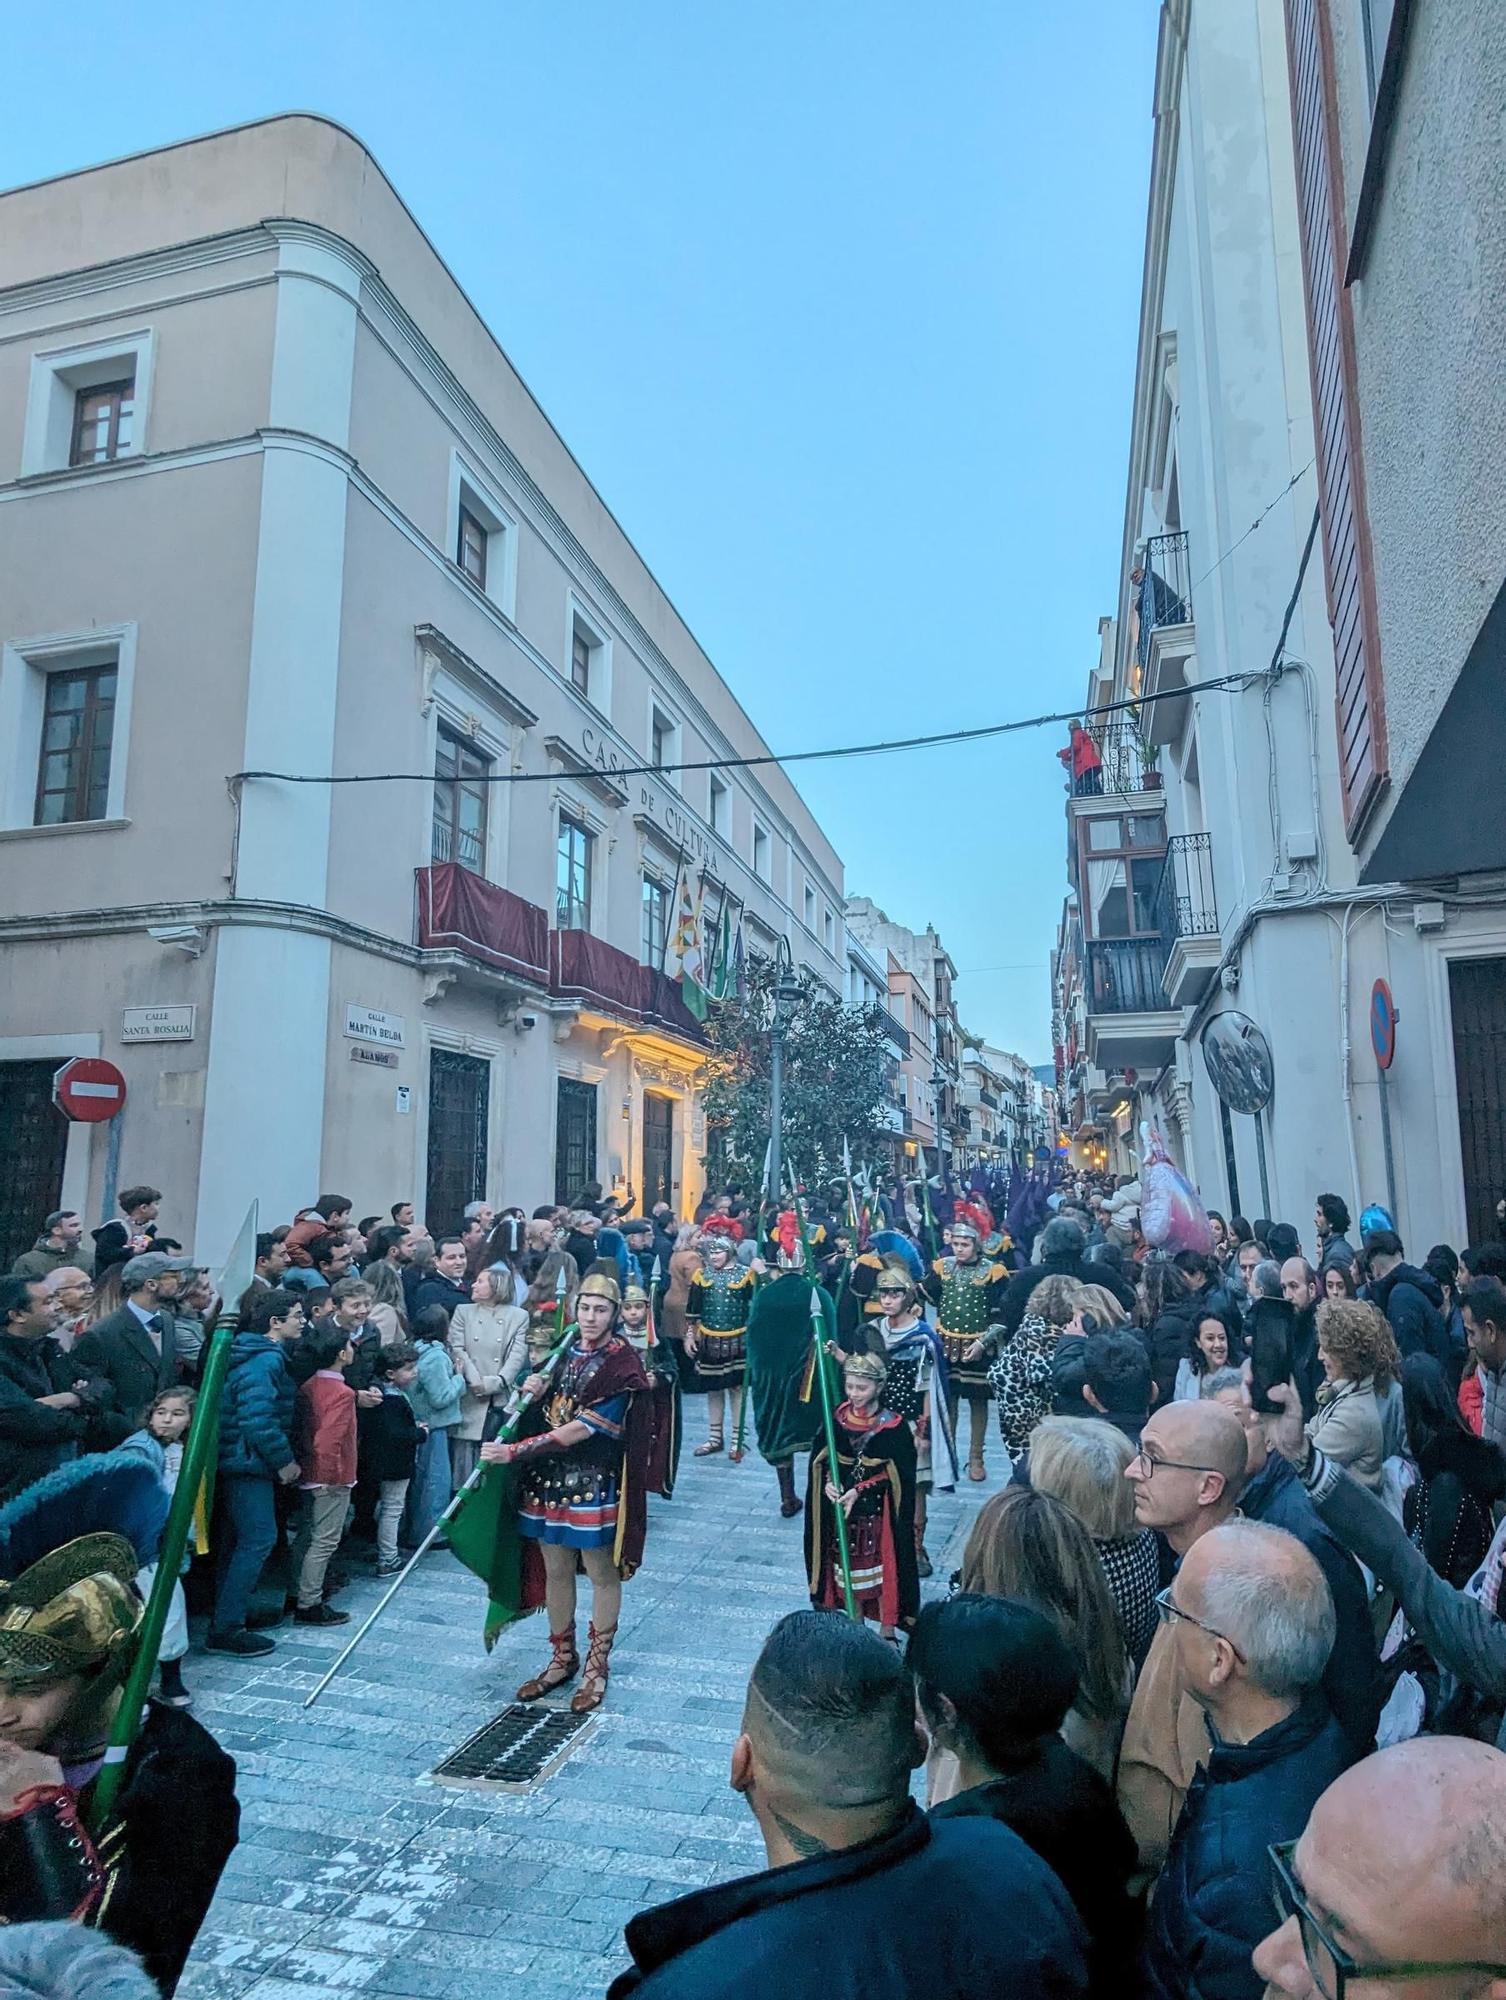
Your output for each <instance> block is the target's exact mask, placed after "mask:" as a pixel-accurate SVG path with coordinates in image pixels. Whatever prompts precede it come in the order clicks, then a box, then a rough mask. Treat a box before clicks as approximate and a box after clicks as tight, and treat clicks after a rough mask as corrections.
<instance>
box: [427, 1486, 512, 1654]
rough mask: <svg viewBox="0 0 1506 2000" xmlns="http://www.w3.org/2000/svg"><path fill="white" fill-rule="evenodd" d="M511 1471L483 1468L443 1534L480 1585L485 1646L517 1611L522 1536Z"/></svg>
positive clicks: (494, 1641)
mask: <svg viewBox="0 0 1506 2000" xmlns="http://www.w3.org/2000/svg"><path fill="white" fill-rule="evenodd" d="M516 1488H517V1474H516V1473H515V1472H514V1470H513V1468H512V1467H511V1466H510V1465H493V1466H489V1467H488V1468H487V1471H486V1474H485V1476H484V1477H483V1478H482V1479H481V1481H480V1482H479V1484H477V1485H476V1486H473V1487H472V1489H471V1491H470V1492H469V1493H467V1494H466V1496H465V1498H464V1499H463V1500H462V1501H461V1503H460V1505H459V1507H457V1508H456V1510H455V1512H454V1514H453V1515H452V1516H451V1517H450V1520H449V1521H448V1522H447V1523H446V1526H445V1531H444V1532H445V1540H446V1541H447V1542H448V1543H449V1545H450V1547H451V1548H452V1549H453V1550H454V1551H455V1554H456V1555H457V1556H459V1558H460V1560H461V1561H462V1562H463V1563H464V1564H465V1566H466V1568H467V1569H468V1570H470V1571H472V1573H473V1574H474V1575H476V1576H479V1577H480V1579H481V1581H482V1582H483V1583H484V1584H485V1585H486V1598H487V1603H486V1624H485V1626H484V1627H483V1628H482V1634H481V1636H482V1639H483V1641H484V1642H485V1645H486V1650H487V1651H488V1652H490V1651H491V1649H492V1647H493V1646H495V1645H496V1643H497V1636H498V1634H499V1633H500V1632H501V1631H502V1630H503V1628H504V1626H507V1625H511V1624H512V1623H513V1621H514V1619H517V1618H521V1617H522V1615H523V1538H522V1536H521V1535H520V1534H519V1533H518V1501H517V1491H516Z"/></svg>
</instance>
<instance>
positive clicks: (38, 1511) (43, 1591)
mask: <svg viewBox="0 0 1506 2000" xmlns="http://www.w3.org/2000/svg"><path fill="white" fill-rule="evenodd" d="M166 1504H167V1501H166V1492H165V1489H164V1488H163V1485H162V1481H161V1478H160V1475H159V1474H158V1472H157V1471H156V1469H155V1468H154V1467H153V1466H152V1465H150V1464H148V1463H146V1462H145V1461H144V1460H142V1459H139V1458H135V1457H132V1458H129V1459H122V1458H120V1457H117V1456H116V1455H115V1454H113V1453H111V1454H108V1455H106V1456H104V1457H91V1458H81V1459H76V1460H74V1461H73V1462H72V1463H71V1464H69V1465H66V1466H63V1467H61V1468H60V1469H59V1470H58V1471H57V1472H55V1473H52V1474H51V1475H50V1476H49V1477H48V1478H46V1479H43V1480H41V1481H39V1482H38V1483H37V1484H36V1485H34V1486H31V1487H29V1488H27V1490H26V1491H25V1492H23V1493H21V1494H20V1495H18V1496H17V1498H16V1499H15V1500H13V1501H12V1502H11V1503H10V1505H9V1506H7V1507H5V1508H4V1509H0V1926H4V1925H7V1924H24V1923H36V1922H39V1921H43V1920H46V1919H63V1920H71V1921H72V1922H75V1923H81V1924H87V1925H89V1926H91V1927H92V1928H94V1929H96V1930H99V1931H102V1932H104V1933H105V1935H106V1936H108V1937H110V1938H113V1939H114V1941H115V1942H116V1943H117V1944H122V1945H127V1946H129V1947H130V1949H131V1950H132V1951H135V1952H137V1953H139V1954H140V1956H141V1959H142V1962H143V1964H144V1965H145V1966H146V1969H147V1972H148V1973H149V1974H150V1975H151V1977H152V1979H153V1980H154V1981H155V1982H156V1984H157V1987H158V1989H159V1991H161V1992H162V1993H163V1994H165V1995H170V1994H171V1993H172V1992H173V1990H174V1988H175V1987H176V1986H177V1983H178V1979H179V1976H180V1975H181V1973H182V1971H183V1966H184V1962H185V1961H186V1959H187V1957H188V1954H189V1951H190V1949H191V1948H192V1945H193V1941H194V1939H195V1937H196V1936H197V1935H198V1932H199V1927H200V1925H201V1924H202V1923H203V1921H204V1918H205V1917H206V1916H207V1914H208V1912H209V1905H210V1903H211V1902H212V1901H213V1898H214V1892H215V1889H216V1887H217V1885H218V1883H219V1879H220V1876H221V1874H222V1873H223V1872H224V1868H225V1863H226V1862H227V1861H228V1860H229V1858H230V1855H231V1852H232V1850H233V1849H234V1847H235V1844H236V1840H237V1837H238V1833H239V1826H240V1807H239V1805H238V1804H237V1803H236V1797H235V1762H234V1760H233V1759H232V1758H230V1757H228V1756H227V1755H226V1754H225V1752H224V1751H223V1750H221V1749H220V1747H219V1745H218V1744H217V1743H216V1742H215V1740H214V1738H213V1737H212V1736H211V1735H210V1734H209V1732H208V1731H207V1730H206V1729H205V1728H204V1726H203V1724H202V1723H199V1722H196V1721H195V1720H194V1719H193V1717H192V1716H190V1715H188V1714H187V1713H185V1712H184V1711H183V1710H182V1709H178V1708H169V1707H167V1706H166V1705H165V1704H163V1703H161V1702H157V1701H150V1702H148V1703H147V1706H146V1709H145V1711H144V1714H143V1717H142V1721H141V1727H140V1729H139V1730H138V1732H137V1734H136V1736H135V1739H134V1741H133V1742H132V1743H131V1745H130V1747H129V1749H128V1750H127V1752H126V1757H125V1777H124V1782H123V1784H122V1785H121V1788H120V1790H119V1791H118V1792H117V1793H116V1795H115V1799H114V1802H113V1804H112V1805H111V1806H110V1808H109V1810H108V1812H107V1814H106V1816H105V1819H104V1823H103V1825H99V1824H96V1820H95V1814H94V1811H93V1797H94V1787H95V1781H96V1779H97V1778H98V1776H99V1773H100V1770H101V1769H102V1767H103V1764H104V1757H105V1748H106V1745H107V1743H108V1741H109V1738H110V1734H111V1731H112V1728H113V1726H114V1724H115V1720H116V1714H117V1711H118V1709H119V1706H120V1700H121V1694H122V1689H123V1683H124V1681H125V1678H126V1675H127V1674H128V1672H129V1671H130V1668H131V1665H132V1662H133V1660H134V1657H135V1653H136V1647H137V1643H138V1635H139V1631H140V1626H141V1621H142V1618H143V1616H144V1613H145V1606H144V1605H143V1603H142V1601H141V1599H140V1598H139V1597H138V1596H137V1594H136V1590H135V1577H136V1573H137V1571H138V1570H139V1569H140V1568H141V1567H142V1566H143V1564H144V1563H146V1562H150V1561H152V1560H153V1559H154V1558H155V1555H156V1550H157V1542H158V1539H159V1537H160V1535H161V1531H162V1523H163V1518H164V1515H165V1512H166ZM106 1524H109V1525H108V1527H107V1526H106ZM119 1528H123V1529H124V1530H125V1532H119V1531H118V1529H119Z"/></svg>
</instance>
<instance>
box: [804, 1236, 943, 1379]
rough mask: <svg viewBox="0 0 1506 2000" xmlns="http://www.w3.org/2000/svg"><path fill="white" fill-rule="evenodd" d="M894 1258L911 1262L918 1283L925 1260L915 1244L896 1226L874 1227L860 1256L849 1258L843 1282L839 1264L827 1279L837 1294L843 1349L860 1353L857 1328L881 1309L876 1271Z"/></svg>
mask: <svg viewBox="0 0 1506 2000" xmlns="http://www.w3.org/2000/svg"><path fill="white" fill-rule="evenodd" d="M896 1260H899V1261H902V1262H907V1263H910V1262H913V1264H914V1267H915V1277H916V1281H917V1282H919V1279H920V1277H921V1274H922V1273H923V1271H924V1270H925V1263H924V1260H923V1259H922V1257H921V1254H920V1252H919V1251H918V1250H917V1249H916V1247H915V1245H914V1244H913V1243H912V1242H911V1241H910V1239H909V1238H908V1237H907V1236H901V1235H900V1233H899V1231H898V1230H897V1229H876V1230H875V1231H874V1232H873V1234H872V1235H871V1236H870V1237H869V1239H868V1242H867V1244H866V1245H865V1247H864V1249H863V1251H862V1253H861V1255H859V1256H856V1257H850V1258H849V1260H848V1263H847V1281H846V1283H845V1284H843V1283H841V1270H840V1267H839V1268H838V1270H837V1271H836V1272H835V1273H834V1274H833V1276H832V1277H831V1278H830V1279H828V1281H827V1282H828V1285H829V1286H832V1287H834V1288H835V1289H836V1294H837V1345H838V1346H839V1347H841V1348H842V1349H843V1350H844V1351H845V1352H847V1353H851V1354H856V1353H860V1352H861V1351H862V1349H863V1348H864V1346H865V1345H866V1343H865V1342H864V1340H863V1339H862V1338H861V1337H860V1329H862V1328H863V1327H865V1326H867V1325H868V1323H869V1321H870V1320H875V1319H877V1318H878V1317H879V1314H880V1312H881V1311H882V1307H881V1306H880V1305H879V1302H878V1290H877V1285H878V1275H879V1272H880V1271H881V1270H882V1269H883V1268H884V1266H885V1265H886V1264H888V1263H892V1262H894V1261H896Z"/></svg>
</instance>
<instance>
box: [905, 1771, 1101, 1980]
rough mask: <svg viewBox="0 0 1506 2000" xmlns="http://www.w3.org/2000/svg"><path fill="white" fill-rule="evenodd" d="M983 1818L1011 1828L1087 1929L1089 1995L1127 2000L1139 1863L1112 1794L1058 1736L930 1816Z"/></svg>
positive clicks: (943, 1805)
mask: <svg viewBox="0 0 1506 2000" xmlns="http://www.w3.org/2000/svg"><path fill="white" fill-rule="evenodd" d="M979 1817H986V1818H989V1819H996V1820H1000V1821H1002V1823H1003V1824H1004V1825H1005V1826H1009V1827H1013V1828H1014V1830H1015V1832H1016V1833H1017V1834H1018V1835H1019V1836H1020V1838H1021V1840H1023V1841H1024V1843H1025V1845H1026V1846H1027V1847H1028V1848H1030V1849H1031V1850H1032V1851H1033V1852H1034V1853H1036V1854H1038V1855H1039V1856H1040V1857H1041V1859H1042V1861H1044V1862H1045V1864H1046V1866H1047V1867H1048V1868H1050V1869H1051V1870H1052V1871H1053V1873H1054V1874H1055V1875H1057V1876H1058V1877H1059V1879H1060V1881H1061V1883H1062V1886H1063V1887H1064V1888H1065V1889H1066V1891H1067V1894H1068V1895H1069V1896H1070V1897H1071V1898H1072V1901H1073V1902H1074V1903H1075V1904H1076V1906H1077V1914H1078V1915H1079V1916H1080V1917H1081V1918H1082V1920H1083V1922H1084V1924H1086V1926H1087V1930H1088V1939H1089V1963H1090V1968H1091V1973H1092V1985H1091V1988H1090V1990H1091V1992H1092V1993H1093V1994H1094V1995H1095V1996H1098V2000H1124V1972H1125V1967H1126V1966H1128V1965H1132V1964H1133V1963H1134V1962H1135V1957H1136V1954H1137V1953H1138V1951H1139V1949H1140V1911H1139V1907H1138V1905H1137V1904H1136V1903H1135V1901H1134V1899H1133V1898H1132V1897H1131V1895H1130V1892H1129V1881H1130V1877H1131V1876H1132V1875H1133V1874H1134V1873H1135V1871H1136V1869H1137V1868H1138V1866H1139V1861H1138V1857H1137V1855H1136V1852H1135V1842H1134V1837H1133V1836H1132V1834H1131V1833H1130V1830H1129V1828H1128V1827H1127V1826H1126V1825H1125V1823H1124V1818H1123V1815H1122V1814H1121V1813H1120V1811H1119V1808H1118V1806H1117V1805H1116V1804H1115V1802H1114V1793H1113V1788H1112V1787H1111V1786H1110V1785H1109V1784H1108V1783H1107V1782H1106V1781H1105V1780H1104V1779H1103V1778H1101V1777H1100V1776H1099V1774H1098V1773H1097V1772H1096V1771H1095V1770H1094V1769H1093V1767H1092V1765H1091V1764H1088V1763H1085V1762H1084V1761H1083V1759H1082V1758H1081V1757H1079V1756H1078V1755H1077V1753H1076V1752H1075V1751H1073V1750H1069V1749H1068V1748H1067V1746H1066V1744H1065V1743H1063V1741H1062V1740H1061V1738H1060V1737H1059V1736H1048V1737H1045V1738H1043V1739H1042V1741H1041V1742H1040V1743H1039V1744H1038V1745H1037V1746H1036V1750H1035V1753H1034V1755H1032V1756H1031V1757H1030V1759H1029V1760H1028V1762H1026V1763H1024V1764H1022V1765H1021V1766H1020V1767H1019V1769H1018V1770H1015V1771H1011V1772H1010V1773H1009V1774H1008V1775H1007V1776H1006V1777H1001V1778H998V1779H996V1780H994V1782H993V1783H991V1784H987V1785H975V1786H974V1787H973V1788H972V1790H971V1791H967V1792H958V1793H957V1795H956V1797H955V1798H950V1799H945V1800H943V1802H942V1803H941V1804H940V1805H938V1806H932V1808H931V1818H932V1819H933V1820H938V1819H974V1818H979Z"/></svg>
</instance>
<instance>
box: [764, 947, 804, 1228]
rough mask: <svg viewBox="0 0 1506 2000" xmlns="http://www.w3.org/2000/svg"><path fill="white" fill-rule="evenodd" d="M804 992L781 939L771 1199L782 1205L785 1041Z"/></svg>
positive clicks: (772, 1035) (773, 1041)
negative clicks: (780, 1192)
mask: <svg viewBox="0 0 1506 2000" xmlns="http://www.w3.org/2000/svg"><path fill="white" fill-rule="evenodd" d="M802 997H803V995H802V989H801V985H800V981H799V979H798V978H797V977H796V973H795V967H794V963H793V961H792V960H791V958H790V948H789V945H788V943H787V942H786V941H785V940H784V939H783V938H781V939H780V940H779V977H778V978H777V979H776V980H775V982H774V1024H773V1026H772V1028H771V1029H770V1031H769V1127H770V1130H769V1200H770V1202H771V1203H772V1204H773V1205H774V1207H775V1208H778V1206H779V1188H780V1182H781V1180H782V1178H783V1174H782V1168H783V1161H782V1159H781V1154H782V1152H783V1146H782V1144H781V1139H782V1136H783V1134H782V1122H781V1121H782V1120H783V1117H784V1038H785V1036H786V1035H787V1034H788V1033H789V1027H790V1023H791V1021H793V1020H794V1018H795V1009H796V1008H797V1007H798V1006H799V1005H800V1001H801V999H802Z"/></svg>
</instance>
